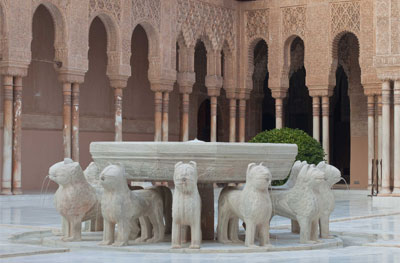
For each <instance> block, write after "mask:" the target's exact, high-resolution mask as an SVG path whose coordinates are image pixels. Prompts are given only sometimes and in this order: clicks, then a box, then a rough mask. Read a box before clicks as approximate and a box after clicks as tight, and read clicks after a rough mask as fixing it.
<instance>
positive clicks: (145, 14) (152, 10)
mask: <svg viewBox="0 0 400 263" xmlns="http://www.w3.org/2000/svg"><path fill="white" fill-rule="evenodd" d="M141 21H149V22H150V23H151V24H152V25H153V26H154V28H156V29H157V30H158V31H160V24H161V22H160V21H161V2H160V0H132V23H133V25H136V24H138V23H140V22H141Z"/></svg>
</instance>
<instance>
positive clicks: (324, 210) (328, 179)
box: [317, 162, 342, 238]
mask: <svg viewBox="0 0 400 263" xmlns="http://www.w3.org/2000/svg"><path fill="white" fill-rule="evenodd" d="M317 168H318V169H319V170H320V171H322V172H323V173H324V177H325V181H324V182H323V183H322V184H321V187H320V188H319V190H320V191H319V195H318V200H319V205H320V215H319V230H320V235H321V238H330V236H329V217H330V215H331V213H332V212H333V210H334V209H335V196H334V194H333V191H332V186H333V185H335V184H336V183H338V182H339V181H340V179H341V178H342V175H341V173H340V171H339V169H337V168H336V167H335V166H333V165H329V164H327V163H325V162H320V163H319V164H318V165H317Z"/></svg>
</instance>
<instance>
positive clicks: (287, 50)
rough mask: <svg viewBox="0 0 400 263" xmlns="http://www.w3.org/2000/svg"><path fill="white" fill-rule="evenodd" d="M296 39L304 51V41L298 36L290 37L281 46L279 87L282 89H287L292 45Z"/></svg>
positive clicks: (290, 68)
mask: <svg viewBox="0 0 400 263" xmlns="http://www.w3.org/2000/svg"><path fill="white" fill-rule="evenodd" d="M296 39H300V40H301V41H302V43H303V47H304V51H305V45H304V40H303V39H302V38H301V37H300V36H298V35H290V36H289V37H288V38H287V39H286V40H285V42H284V44H283V57H282V58H283V61H282V62H283V63H282V70H281V87H282V88H286V89H288V88H289V79H290V77H291V74H292V73H293V66H294V65H292V64H293V63H292V62H293V57H292V44H293V43H294V41H295V40H296ZM303 64H304V56H303Z"/></svg>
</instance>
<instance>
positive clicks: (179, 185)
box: [174, 162, 197, 194]
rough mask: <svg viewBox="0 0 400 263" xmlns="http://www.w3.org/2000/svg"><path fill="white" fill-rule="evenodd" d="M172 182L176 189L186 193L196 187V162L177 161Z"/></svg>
mask: <svg viewBox="0 0 400 263" xmlns="http://www.w3.org/2000/svg"><path fill="white" fill-rule="evenodd" d="M174 184H175V188H176V189H177V190H178V191H180V192H182V193H187V194H190V193H192V192H193V191H194V190H195V189H196V188H197V164H196V162H190V163H183V162H179V163H177V164H176V165H175V171H174Z"/></svg>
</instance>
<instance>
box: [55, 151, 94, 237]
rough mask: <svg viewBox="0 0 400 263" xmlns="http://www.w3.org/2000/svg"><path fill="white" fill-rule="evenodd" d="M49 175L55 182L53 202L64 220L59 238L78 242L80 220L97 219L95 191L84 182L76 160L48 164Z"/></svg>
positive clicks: (80, 228) (80, 229)
mask: <svg viewBox="0 0 400 263" xmlns="http://www.w3.org/2000/svg"><path fill="white" fill-rule="evenodd" d="M49 178H50V179H51V180H52V181H54V182H56V183H57V184H58V185H59V188H58V190H57V192H56V193H55V196H54V203H55V207H56V209H57V211H58V212H59V213H60V214H61V216H62V217H63V222H65V225H64V226H63V235H64V236H63V237H62V240H63V241H80V240H81V239H82V238H81V237H82V236H81V231H82V222H83V221H86V220H98V221H100V220H101V209H100V202H99V201H98V198H97V195H96V190H95V189H94V188H93V187H92V186H91V185H90V184H89V183H88V182H87V181H86V179H85V176H84V175H83V171H82V168H81V166H80V165H79V163H77V162H74V161H73V160H71V159H68V158H67V159H65V160H64V161H63V162H59V163H56V164H54V165H53V166H51V167H50V169H49Z"/></svg>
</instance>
